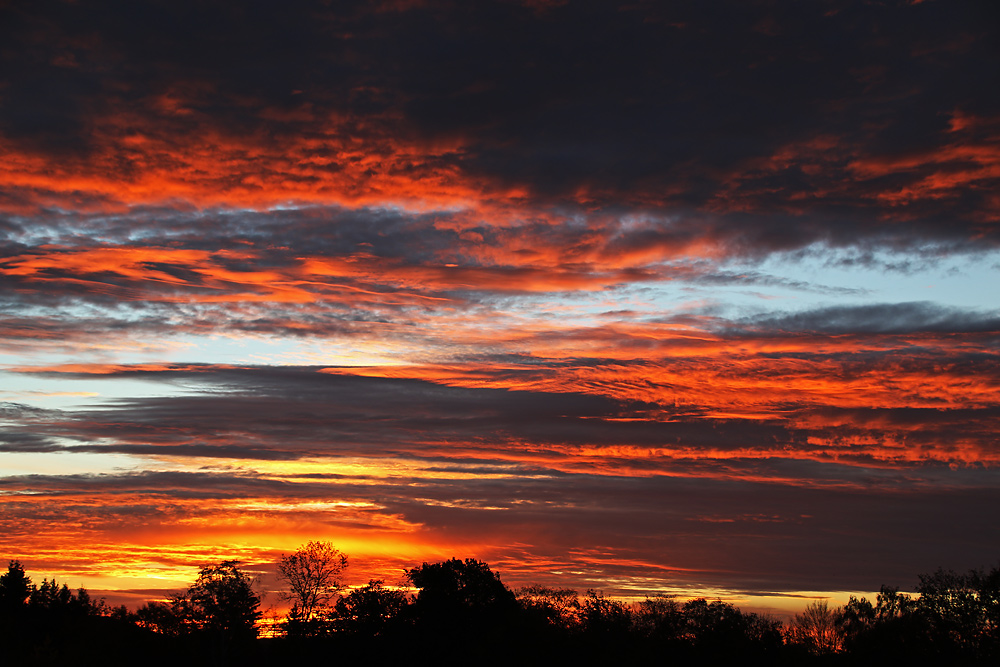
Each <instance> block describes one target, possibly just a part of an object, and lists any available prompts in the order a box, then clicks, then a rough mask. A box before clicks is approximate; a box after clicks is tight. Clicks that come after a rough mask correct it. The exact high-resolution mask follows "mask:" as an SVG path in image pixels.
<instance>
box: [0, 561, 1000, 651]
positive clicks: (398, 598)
mask: <svg viewBox="0 0 1000 667" xmlns="http://www.w3.org/2000/svg"><path fill="white" fill-rule="evenodd" d="M346 568H347V558H346V556H344V555H343V554H342V553H340V552H339V551H338V550H337V549H335V548H334V547H333V546H332V545H331V544H329V543H324V542H310V543H309V544H307V545H305V546H303V547H302V548H300V549H299V550H297V551H296V552H295V553H293V554H290V555H287V556H283V557H282V559H281V561H280V562H279V564H278V572H279V576H280V578H281V580H282V581H283V582H284V583H285V585H286V588H285V590H284V591H283V592H282V595H283V596H284V598H285V599H286V600H287V601H288V603H289V605H290V611H289V612H288V614H287V616H286V617H285V618H284V619H281V620H280V621H279V622H278V623H277V624H276V625H274V624H272V625H271V626H267V625H266V624H263V623H262V622H261V618H262V612H261V597H260V595H259V594H258V593H257V591H256V590H255V587H254V582H253V579H252V578H251V577H250V576H249V575H248V574H247V573H246V572H244V571H243V570H241V569H240V567H239V563H238V562H236V561H224V562H222V563H219V564H217V565H212V566H209V567H205V568H203V569H202V570H201V571H200V573H199V576H198V578H197V580H196V581H195V582H194V583H193V584H192V585H191V586H190V587H189V588H188V590H187V591H185V592H182V593H178V594H177V595H174V596H172V597H171V598H170V599H169V600H167V601H165V602H150V603H147V604H145V605H143V606H141V607H140V608H138V609H136V610H135V611H130V610H128V609H127V608H125V607H110V606H108V605H106V604H105V603H104V602H103V601H95V600H93V599H92V598H91V596H90V595H88V594H87V591H86V590H84V589H82V588H81V589H78V590H76V591H72V590H70V589H69V588H68V587H67V586H65V585H62V586H60V585H58V584H57V583H56V582H55V581H48V580H44V581H43V582H42V583H41V584H40V585H35V584H34V583H32V582H31V579H30V578H29V577H28V575H27V574H26V573H25V571H24V569H23V567H22V566H21V564H20V563H19V562H17V561H12V562H11V563H10V565H9V567H8V570H7V572H6V573H5V574H3V575H0V632H2V633H3V639H2V641H0V664H11V665H49V664H75V665H88V664H93V665H114V664H145V665H161V664H162V665H175V664H179V663H186V664H187V665H225V664H234V665H236V664H239V665H256V664H260V665H263V664H291V663H294V662H301V661H309V662H310V663H313V664H316V665H320V664H332V663H334V662H344V661H345V660H347V661H362V662H364V663H365V664H429V663H434V664H438V665H440V664H462V665H491V664H497V665H499V664H505V665H506V664H520V665H525V664H539V665H541V664H547V665H551V664H556V665H560V664H574V665H577V664H628V663H633V662H636V661H642V662H643V663H650V664H653V663H655V664H695V663H698V664H709V665H714V664H718V665H765V664H766V665H810V664H817V665H885V664H934V665H987V664H989V665H995V664H1000V569H996V568H995V569H993V570H991V571H989V572H983V571H978V570H973V571H971V572H969V573H966V574H956V573H954V572H949V571H944V570H939V571H937V572H935V573H933V574H929V575H923V576H921V577H920V585H919V586H918V588H917V593H918V595H916V596H910V595H907V594H903V593H900V592H899V591H898V590H896V589H891V588H885V587H884V588H883V589H882V590H881V592H880V593H879V594H878V596H877V597H876V599H875V600H874V601H869V600H866V599H864V598H861V599H858V598H854V597H852V598H850V600H849V602H848V603H847V604H846V605H845V606H844V607H840V608H835V609H833V608H830V607H828V605H827V604H826V603H825V602H817V603H813V604H811V605H810V606H809V607H807V608H806V610H805V611H804V612H803V613H802V614H799V615H797V616H796V617H795V618H794V619H792V621H791V622H790V623H788V624H787V625H786V624H782V623H781V622H779V621H777V620H775V619H773V618H770V617H767V616H763V615H760V614H756V613H750V612H744V611H741V610H740V609H739V608H737V607H735V606H733V605H731V604H728V603H726V602H722V601H720V600H715V601H709V600H706V599H696V600H690V601H687V602H681V601H679V600H677V599H675V598H672V597H651V598H647V599H646V600H643V601H642V602H638V603H635V604H626V603H624V602H622V601H619V600H615V599H613V598H609V597H606V596H604V595H602V594H601V593H599V592H596V591H587V592H586V593H584V594H583V595H580V594H578V593H577V592H576V591H573V590H567V589H552V588H545V587H541V586H529V587H525V588H521V589H518V590H511V589H510V588H508V587H507V586H506V585H505V584H504V583H503V582H502V581H501V579H500V577H499V576H498V575H497V574H496V573H495V572H493V571H492V570H491V569H490V568H489V566H488V565H486V564H485V563H482V562H480V561H477V560H474V559H466V560H458V559H451V560H448V561H444V562H440V563H430V564H429V563H424V564H422V565H420V566H418V567H415V568H413V569H410V570H405V576H406V580H407V583H408V584H409V586H410V588H409V590H400V589H398V588H395V587H387V586H385V585H384V583H383V582H381V581H370V582H369V583H368V584H366V585H364V586H361V587H357V588H353V589H348V588H346V587H345V586H344V578H343V575H344V572H345V570H346ZM409 591H415V592H409ZM264 627H268V628H269V629H268V631H267V632H265V633H263V635H261V634H260V631H261V629H262V628H264Z"/></svg>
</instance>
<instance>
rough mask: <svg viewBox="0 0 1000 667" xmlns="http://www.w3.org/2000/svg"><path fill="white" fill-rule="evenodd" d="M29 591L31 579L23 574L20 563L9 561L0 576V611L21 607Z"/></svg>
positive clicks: (29, 593)
mask: <svg viewBox="0 0 1000 667" xmlns="http://www.w3.org/2000/svg"><path fill="white" fill-rule="evenodd" d="M31 590H32V585H31V579H30V578H29V577H28V575H26V574H25V573H24V567H23V566H22V565H21V562H20V561H17V560H12V561H10V564H9V565H8V566H7V572H5V573H4V574H2V575H0V611H13V610H16V609H18V608H19V607H21V606H23V605H24V603H25V602H27V600H28V596H29V595H31Z"/></svg>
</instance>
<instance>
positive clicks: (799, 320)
mask: <svg viewBox="0 0 1000 667" xmlns="http://www.w3.org/2000/svg"><path fill="white" fill-rule="evenodd" d="M744 322H745V323H746V324H747V325H750V326H751V327H752V330H754V331H757V332H760V333H762V334H764V335H774V334H780V333H789V334H799V333H801V334H813V333H819V334H828V335H843V334H858V335H865V334H917V333H953V334H963V333H968V334H994V336H995V337H996V338H997V342H1000V313H998V312H989V311H986V312H983V311H976V310H970V309H964V308H958V307H952V306H946V305H941V304H937V303H932V302H928V301H917V302H910V303H877V304H869V305H849V306H832V307H829V308H818V309H813V310H807V311H805V312H801V313H780V314H775V315H763V316H758V317H755V318H753V319H750V320H745V321H744ZM739 324H743V322H740V323H739ZM739 324H737V325H736V326H739Z"/></svg>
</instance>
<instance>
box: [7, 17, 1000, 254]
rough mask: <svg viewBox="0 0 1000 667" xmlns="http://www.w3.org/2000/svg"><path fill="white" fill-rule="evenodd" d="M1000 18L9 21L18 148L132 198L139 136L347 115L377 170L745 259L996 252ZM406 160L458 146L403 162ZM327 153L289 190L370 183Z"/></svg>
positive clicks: (180, 135) (259, 135)
mask: <svg viewBox="0 0 1000 667" xmlns="http://www.w3.org/2000/svg"><path fill="white" fill-rule="evenodd" d="M996 19H997V17H996V10H995V9H993V8H991V6H990V5H989V3H984V2H977V1H975V0H968V1H960V2H949V3H942V2H925V3H917V4H914V3H909V2H903V1H902V0H899V1H896V2H882V3H877V4H874V5H873V4H858V3H853V2H835V1H830V2H821V3H808V4H802V3H780V4H778V5H774V4H773V3H764V2H727V3H724V5H718V4H715V5H713V6H711V7H708V6H704V7H702V6H700V5H677V4H671V5H669V6H663V5H660V4H658V3H633V4H631V5H628V6H622V5H620V3H610V2H609V3H583V4H580V3H566V4H564V5H561V6H558V7H554V8H552V9H551V10H550V11H545V12H538V11H535V10H534V9H532V8H530V7H526V6H523V5H521V4H519V3H515V2H487V3H475V4H474V5H468V4H464V3H451V2H427V3H410V4H407V5H406V6H405V7H402V6H395V7H392V8H388V7H381V8H378V7H376V6H373V5H372V4H371V3H337V5H336V6H335V7H334V6H329V5H326V4H324V3H311V2H303V3H297V4H296V5H295V7H290V8H286V7H283V8H281V9H280V10H279V9H277V8H273V7H267V6H263V5H255V6H253V7H252V8H251V7H242V6H240V7H233V6H231V5H228V4H225V3H198V4H197V5H193V4H191V3H176V2H171V3H166V2H153V3H143V5H142V6H141V7H140V6H136V5H135V3H129V2H119V1H115V0H105V1H102V2H98V3H88V6H87V7H86V8H83V7H81V6H79V5H77V4H75V3H70V2H62V1H59V0H50V1H47V2H41V3H33V4H31V5H30V6H29V5H23V4H20V5H18V4H14V5H8V6H7V7H6V8H5V9H4V21H3V24H4V26H5V39H4V47H3V50H2V52H0V58H3V59H4V61H5V62H7V63H8V64H9V65H10V66H8V67H5V68H4V71H5V73H6V74H5V76H4V88H3V90H4V93H3V97H2V99H0V131H2V132H3V134H4V136H5V137H6V140H7V141H9V142H12V143H14V144H16V145H18V146H20V147H22V148H24V150H27V151H30V152H35V153H43V154H53V155H58V156H61V157H64V158H65V159H68V160H80V161H83V163H84V164H85V163H86V161H87V160H88V159H90V158H92V157H94V156H97V155H104V154H105V150H106V149H107V148H109V146H108V145H106V144H107V142H111V145H112V147H114V148H116V149H119V150H117V155H118V156H119V157H118V159H117V161H116V162H115V163H114V164H112V165H106V166H103V167H101V169H104V170H106V171H108V170H110V171H111V172H113V173H115V174H117V175H118V176H120V177H121V178H123V179H126V180H127V179H130V178H133V177H135V176H136V175H137V174H139V173H141V172H142V170H143V169H144V168H146V167H147V166H148V164H149V160H150V158H149V157H148V156H145V155H144V154H143V153H142V149H141V148H136V147H135V146H132V145H129V144H126V143H123V141H124V138H125V137H128V136H131V134H132V133H140V134H141V133H143V132H146V133H148V134H150V135H154V136H169V137H172V138H173V140H174V141H179V142H184V141H197V139H198V137H199V136H203V135H204V134H205V133H209V134H213V135H222V136H225V137H227V138H232V139H234V140H239V139H240V138H242V137H254V140H255V141H257V142H258V143H260V144H262V145H264V146H270V147H276V146H280V145H281V144H282V142H285V141H288V140H289V139H292V138H302V137H305V138H315V139H319V140H322V139H323V138H324V137H327V136H328V135H327V134H325V133H326V132H327V131H328V127H327V126H325V125H324V123H327V121H328V119H330V118H331V117H333V118H339V119H340V120H339V121H338V122H339V125H338V130H337V132H338V133H339V135H338V136H351V137H354V138H355V139H357V140H359V141H361V142H362V143H363V145H364V146H365V147H366V149H367V150H368V151H369V153H370V154H372V155H376V156H385V157H386V158H387V159H386V161H385V163H384V164H375V165H374V166H373V167H372V169H373V170H374V171H373V172H372V173H373V175H374V174H375V172H378V173H380V174H383V175H386V174H387V175H391V176H399V175H413V176H416V177H419V176H420V175H421V173H423V172H424V171H427V170H430V169H436V168H439V167H441V168H453V169H456V170H457V172H456V173H459V174H462V175H464V177H468V178H470V179H473V180H475V181H476V182H479V183H485V184H486V185H485V188H486V191H496V190H499V189H502V188H505V187H518V188H521V189H523V190H526V191H527V192H529V193H530V196H531V198H532V199H533V200H535V201H536V202H537V203H545V202H548V203H563V204H570V205H572V204H573V203H574V200H575V199H578V198H579V197H581V196H582V197H584V198H585V199H587V201H588V206H590V207H591V208H593V207H595V206H596V207H599V208H604V209H605V210H608V211H615V210H619V211H620V210H635V209H637V208H638V209H643V208H653V209H664V208H667V209H670V210H671V211H687V212H688V213H691V212H694V211H701V212H702V213H703V214H705V215H702V216H700V217H703V218H709V220H708V222H707V225H705V224H704V223H699V224H698V225H697V226H696V229H692V230H691V231H692V232H694V233H695V234H696V235H697V236H698V237H699V238H701V237H704V236H706V235H707V236H713V235H721V236H722V237H724V238H727V239H728V240H729V243H730V244H731V245H732V246H733V248H734V250H736V251H738V252H760V251H769V250H775V249H789V248H798V247H803V246H805V245H808V244H810V243H813V242H817V241H827V242H831V243H835V244H853V243H855V242H857V241H858V240H859V239H862V240H863V239H866V238H873V237H874V238H882V239H883V240H887V241H889V242H895V243H901V244H906V243H921V242H926V241H928V240H931V241H956V240H959V241H960V240H971V239H976V241H977V242H978V243H990V244H995V242H996V234H995V233H994V227H995V225H992V224H985V225H984V224H983V223H984V221H987V220H992V219H993V218H994V217H995V215H994V214H995V203H994V202H992V199H991V192H992V191H993V190H994V189H995V185H996V182H995V181H996V179H995V176H991V175H990V173H991V169H992V167H991V165H993V164H994V163H995V160H996V159H997V152H996V137H997V132H996V126H995V118H996V116H997V115H998V110H1000V104H998V101H1000V100H998V96H997V94H996V93H995V92H994V91H993V88H994V87H992V86H989V85H988V82H990V81H993V80H995V79H996V78H998V74H1000V57H998V54H997V51H996V48H995V44H996V43H997V25H998V24H1000V22H998V21H997V20H996ZM15 64H16V66H15ZM41 82H44V85H43V84H42V83H41ZM170 100H173V102H170ZM171 104H174V105H175V106H173V107H172V106H171ZM94 128H100V130H101V131H100V132H98V133H95V132H93V131H92V130H93V129H94ZM109 128H111V129H109ZM400 141H403V142H405V143H407V144H408V145H416V146H427V147H433V146H446V145H455V146H457V148H455V149H453V150H443V151H442V150H438V151H436V152H429V153H428V154H427V155H425V156H418V157H414V158H413V159H411V160H410V161H409V162H406V161H405V160H404V161H398V160H389V159H388V157H389V156H391V155H393V154H394V151H395V149H396V144H397V142H400ZM102 142H103V143H102ZM311 150H312V154H307V155H302V156H300V157H299V158H297V159H300V160H305V159H311V158H314V157H315V158H323V159H325V161H322V162H319V163H317V166H316V167H315V168H314V175H313V176H306V175H302V174H298V175H295V176H294V178H296V179H303V182H307V181H308V180H309V178H319V177H320V176H319V175H316V174H315V172H317V171H318V172H324V171H325V172H328V173H336V172H339V171H342V170H344V169H349V168H351V163H349V162H346V161H345V158H343V157H338V156H337V155H335V154H334V153H333V152H330V151H329V149H327V148H324V147H322V145H321V144H320V145H319V147H317V148H314V149H311ZM101 159H102V160H103V158H101ZM168 159H169V158H165V157H163V156H159V157H157V158H155V160H156V161H162V160H168ZM91 166H93V165H91ZM264 169H265V170H266V171H270V172H271V173H272V174H273V173H278V172H280V170H281V166H280V165H273V166H268V165H265V167H264ZM213 178H215V177H214V176H213ZM239 179H240V176H232V177H231V179H230V180H232V182H229V181H228V180H227V178H226V177H225V176H219V177H218V184H219V185H220V186H223V187H228V186H231V185H232V184H233V183H235V182H238V181H239ZM949 179H952V183H951V185H947V184H946V181H948V180H949ZM927 188H930V189H929V190H928V189H927ZM5 190H6V191H7V192H6V194H7V196H8V197H11V198H17V197H18V196H19V194H21V193H19V191H18V189H17V188H5ZM580 193H585V194H583V195H581V194H580ZM990 211H993V213H990ZM709 214H710V215H709ZM991 216H992V217H991ZM901 220H902V221H905V225H902V227H901V226H900V225H899V222H900V221H901ZM706 226H707V227H708V228H707V229H706V228H704V227H706ZM662 233H663V234H666V235H667V236H673V235H675V234H676V232H675V231H672V230H663V232H662Z"/></svg>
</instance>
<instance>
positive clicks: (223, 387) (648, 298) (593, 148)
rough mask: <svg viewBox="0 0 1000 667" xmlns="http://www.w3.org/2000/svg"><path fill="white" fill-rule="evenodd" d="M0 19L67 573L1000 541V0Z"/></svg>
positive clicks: (17, 367)
mask: <svg viewBox="0 0 1000 667" xmlns="http://www.w3.org/2000/svg"><path fill="white" fill-rule="evenodd" d="M0 60H2V66H0V558H2V559H4V561H6V559H9V558H19V559H21V560H22V562H23V563H24V564H25V566H26V568H27V570H28V573H29V575H32V576H33V577H34V578H35V580H36V581H40V580H41V578H42V576H57V577H58V578H59V579H60V581H62V580H66V581H68V582H69V583H70V584H71V585H73V586H79V585H85V586H87V587H88V588H90V589H92V590H97V591H99V592H101V594H104V595H108V596H110V598H111V599H112V600H114V601H116V602H122V601H124V602H128V603H129V604H132V605H133V606H134V605H135V604H137V603H139V602H141V601H142V600H145V599H149V598H153V597H157V596H160V595H162V594H163V592H164V591H171V590H177V589H181V588H184V587H186V586H187V585H188V584H189V583H190V582H191V581H193V579H194V576H195V575H196V573H197V569H198V567H199V566H203V565H205V564H208V563H211V562H216V561H219V560H222V559H224V558H239V559H241V560H242V561H243V562H244V563H246V564H247V566H248V567H250V568H251V569H253V570H254V571H256V572H260V573H262V575H263V576H262V582H263V584H264V586H265V587H267V586H268V585H270V584H269V582H270V583H273V579H271V578H270V575H269V574H268V573H271V572H273V563H274V562H275V561H276V559H277V558H278V556H279V555H280V554H281V553H288V552H289V551H291V550H293V549H295V548H296V547H297V546H298V545H300V544H302V543H304V542H306V541H307V540H329V541H332V542H333V543H334V544H335V545H337V546H338V547H340V548H341V549H342V550H343V551H344V552H346V553H347V554H348V555H349V556H350V558H351V567H350V569H349V571H348V581H349V583H352V584H360V583H364V582H365V581H367V579H368V578H369V577H370V576H378V577H380V578H385V579H387V580H388V581H389V582H390V583H393V582H395V581H396V580H398V578H399V576H400V575H401V574H402V568H404V567H412V566H414V565H416V564H419V563H420V562H422V561H435V560H443V559H445V558H449V557H451V556H458V557H476V558H479V559H482V560H485V561H487V562H488V563H490V565H491V566H492V567H493V568H494V569H496V570H498V571H499V572H500V573H501V576H502V577H503V579H504V581H505V582H507V583H508V584H510V585H512V586H518V585H523V584H527V583H538V584H547V585H553V586H563V587H572V588H576V589H578V590H581V591H582V590H585V589H587V588H590V587H593V588H598V589H602V590H604V591H605V592H606V593H609V594H614V595H623V596H639V597H641V596H642V595H645V594H649V593H654V592H657V591H662V592H670V593H677V594H679V595H685V596H691V595H707V596H710V597H715V596H722V597H724V598H725V599H729V600H733V601H736V602H737V603H739V604H745V605H749V606H754V605H756V606H758V607H761V608H775V609H781V608H785V607H789V606H790V607H798V608H801V607H804V606H805V604H806V602H808V599H809V597H810V596H832V597H833V598H834V599H835V600H837V599H841V598H843V597H844V593H845V592H850V591H871V590H877V589H878V587H879V586H880V585H881V584H888V585H896V586H902V587H903V588H912V587H913V586H914V585H915V584H916V583H917V575H918V574H919V573H926V572H931V571H933V570H935V569H936V568H938V567H939V566H940V567H945V568H952V569H956V570H967V569H969V568H973V567H989V566H995V565H997V564H998V562H1000V521H998V515H1000V438H998V432H1000V428H998V427H1000V85H997V84H998V82H1000V7H998V5H997V4H996V3H992V2H989V1H986V0H984V1H982V2H978V1H971V0H970V1H966V0H948V1H944V0H937V1H934V0H924V1H923V2H920V1H918V0H913V1H909V2H906V1H903V0H881V1H876V0H872V1H871V2H846V1H844V2H841V1H834V0H828V1H824V0H816V1H811V2H791V1H777V2H771V1H768V2H764V1H759V2H753V1H745V0H738V1H737V0H731V1H729V2H721V1H719V2H662V1H655V2H654V1H651V0H650V1H646V0H636V1H634V2H605V3H600V2H582V1H581V2H578V1H576V0H567V1H562V2H559V1H546V0H521V1H518V0H503V1H496V2H493V1H485V0H482V1H480V0H476V2H463V1H461V0H455V1H453V2H448V1H436V0H383V1H381V2H339V1H338V2H321V1H316V2H281V3H278V2H178V1H177V0H162V1H143V2H135V1H127V0H120V1H110V0H108V1H103V0H88V1H87V2H72V1H64V2H60V1H54V0H53V1H49V0H32V1H31V2H21V1H18V0H14V1H12V2H6V3H2V5H0ZM4 564H5V563H4ZM838 596H839V597H838Z"/></svg>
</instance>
